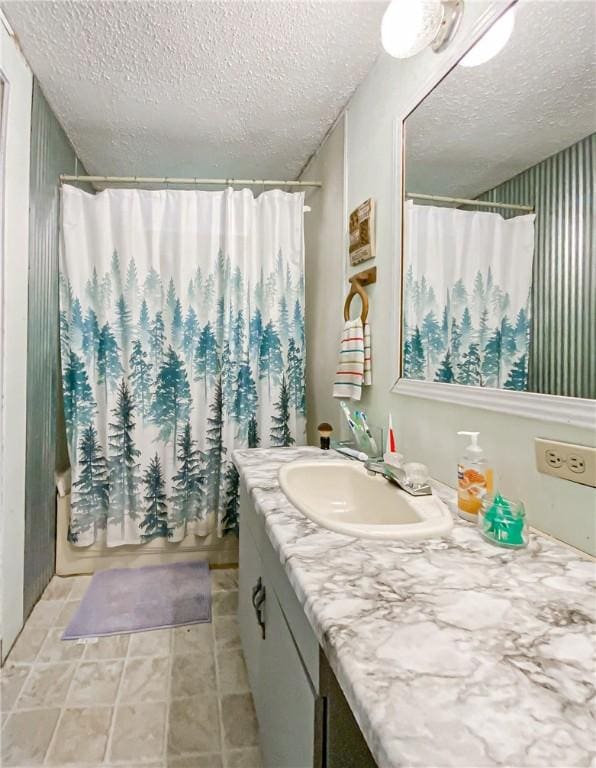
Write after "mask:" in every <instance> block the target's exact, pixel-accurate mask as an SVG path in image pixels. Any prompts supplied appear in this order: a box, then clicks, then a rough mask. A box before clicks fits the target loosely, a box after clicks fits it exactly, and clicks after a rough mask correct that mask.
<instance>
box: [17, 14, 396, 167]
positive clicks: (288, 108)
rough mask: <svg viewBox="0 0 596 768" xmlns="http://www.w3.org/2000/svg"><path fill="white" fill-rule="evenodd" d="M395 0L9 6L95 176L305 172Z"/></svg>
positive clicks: (372, 52) (372, 54) (365, 66)
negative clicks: (387, 8) (390, 0)
mask: <svg viewBox="0 0 596 768" xmlns="http://www.w3.org/2000/svg"><path fill="white" fill-rule="evenodd" d="M385 5H386V3H384V2H375V1H372V2H344V1H343V0H342V1H337V0H331V1H328V2H326V1H323V2H310V1H306V0H304V1H303V0H300V1H299V2H295V1H294V2H292V1H286V2H246V1H245V2H233V1H229V0H228V1H227V2H191V1H187V2H138V1H137V2H34V1H26V2H20V1H19V2H3V3H2V8H3V10H4V11H5V13H6V15H7V16H8V18H9V20H10V22H11V24H12V25H13V27H14V29H15V31H16V33H17V35H18V38H19V40H20V43H21V46H22V48H23V50H24V53H25V55H26V56H27V59H28V60H29V63H30V64H31V67H32V68H33V70H34V72H35V74H36V75H37V77H38V79H39V81H40V83H41V86H42V89H43V91H44V93H45V95H46V97H47V99H48V101H49V103H50V104H51V106H52V108H53V109H54V111H55V113H56V115H57V116H58V118H59V120H60V122H61V123H62V125H63V127H64V128H65V130H66V132H67V134H68V136H69V138H70V139H71V141H72V143H73V145H74V147H75V149H76V150H77V152H78V154H79V157H80V159H81V160H82V161H83V163H84V164H85V166H86V168H87V170H88V172H90V173H99V174H112V175H179V176H211V177H231V176H236V177H243V176H244V177H249V178H295V177H296V176H297V174H298V173H299V172H300V170H301V169H302V167H303V165H304V163H305V162H306V161H307V160H308V158H309V157H310V155H311V154H312V153H313V152H314V151H315V149H316V148H317V147H318V145H319V143H320V142H321V140H322V138H323V137H324V135H325V133H326V132H327V130H328V129H329V127H330V126H331V124H332V123H333V121H334V120H335V118H336V117H337V115H338V114H339V112H340V111H341V109H342V107H343V106H344V105H345V103H346V102H347V101H348V99H349V97H350V95H351V94H352V92H353V91H354V89H355V88H356V86H357V85H358V84H359V83H360V81H361V80H362V79H363V78H364V76H365V75H366V74H367V72H368V70H369V69H370V67H371V66H372V64H373V62H374V60H375V58H376V56H377V54H378V53H379V50H380V32H379V30H380V20H381V16H382V14H383V11H384V8H385Z"/></svg>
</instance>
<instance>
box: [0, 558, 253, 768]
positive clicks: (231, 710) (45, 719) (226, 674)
mask: <svg viewBox="0 0 596 768" xmlns="http://www.w3.org/2000/svg"><path fill="white" fill-rule="evenodd" d="M211 575H212V589H213V623H212V624H196V625H194V626H191V627H179V628H176V629H166V630H155V631H153V632H140V633H138V634H134V635H119V636H116V637H106V638H99V639H98V640H97V642H95V643H85V644H83V643H78V642H76V641H69V642H65V641H61V640H60V635H61V633H62V630H63V628H64V627H65V626H66V624H67V623H68V621H69V619H70V617H71V616H72V614H73V612H74V610H75V609H76V607H77V605H78V603H79V601H80V599H81V597H82V596H83V594H84V591H85V589H86V587H87V585H88V584H89V581H90V577H89V576H75V577H72V578H59V577H55V578H54V580H53V581H52V582H51V584H50V585H49V586H48V588H47V589H46V591H45V593H44V595H43V598H42V599H41V600H40V602H39V603H38V604H37V605H36V606H35V608H34V609H33V612H32V614H31V616H30V617H29V620H28V621H27V624H26V625H25V628H24V629H23V632H22V633H21V636H20V637H19V639H18V640H17V642H16V644H15V646H14V648H13V649H12V651H11V653H10V655H9V657H8V659H7V661H6V663H5V665H4V667H3V669H2V673H1V677H2V694H1V697H0V701H1V710H2V720H1V723H2V730H1V731H0V741H1V750H2V753H1V754H2V757H1V759H0V765H2V766H6V768H8V766H13V767H17V766H18V768H29V766H38V765H49V766H54V767H56V766H64V767H65V766H69V768H74V767H75V766H76V768H95V767H96V766H97V767H99V766H102V768H105V767H106V766H117V767H118V768H141V766H142V767H143V768H261V757H260V753H259V748H258V746H257V725H256V719H255V714H254V708H253V703H252V697H251V695H250V692H249V687H248V679H247V675H246V667H245V664H244V658H243V656H242V651H241V649H240V638H239V634H238V623H237V620H236V607H237V602H238V592H237V571H235V570H215V571H212V572H211Z"/></svg>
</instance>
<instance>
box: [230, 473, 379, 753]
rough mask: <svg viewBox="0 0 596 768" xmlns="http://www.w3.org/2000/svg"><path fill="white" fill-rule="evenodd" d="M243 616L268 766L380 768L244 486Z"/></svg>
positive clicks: (240, 602) (244, 641)
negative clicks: (372, 767)
mask: <svg viewBox="0 0 596 768" xmlns="http://www.w3.org/2000/svg"><path fill="white" fill-rule="evenodd" d="M240 515H241V520H242V534H241V536H240V575H239V599H238V612H239V623H240V635H241V638H242V647H243V650H244V656H245V659H246V665H247V669H248V675H249V680H250V685H251V690H252V694H253V699H254V702H255V709H256V712H257V717H258V720H259V725H260V737H261V749H262V752H263V755H264V760H265V765H267V766H272V767H273V766H275V768H284V766H287V767H288V768H289V767H290V766H292V767H293V768H302V767H303V766H304V768H306V766H313V767H316V768H323V767H324V766H325V767H326V768H333V766H337V768H350V766H354V768H366V767H367V766H374V765H375V762H374V760H373V759H372V756H371V755H370V752H369V750H368V748H367V746H366V742H365V741H364V739H363V737H362V735H361V733H360V730H359V728H358V726H357V724H356V722H355V720H354V718H353V716H352V714H351V710H350V708H349V706H348V704H347V703H346V701H345V699H344V697H343V694H342V692H341V688H340V687H339V685H338V683H337V681H336V680H335V676H334V675H333V672H332V670H331V668H330V666H329V664H328V662H327V659H326V657H325V655H324V653H323V652H322V651H321V650H320V648H319V641H318V640H317V638H316V636H315V634H314V632H313V630H312V628H311V626H310V624H309V622H308V619H307V618H306V616H305V614H304V610H303V609H302V606H301V605H300V603H299V602H298V599H297V597H296V595H295V593H294V590H293V589H292V586H291V584H290V582H289V580H288V577H287V576H286V573H285V571H284V568H283V566H282V564H281V562H280V560H279V557H278V555H277V553H276V552H275V550H274V548H273V546H272V544H271V541H270V540H269V537H268V536H267V533H266V532H265V525H264V520H263V518H262V517H260V516H259V515H258V514H257V512H256V510H255V507H254V505H253V503H252V501H251V499H250V496H249V493H248V490H247V488H246V485H245V484H244V483H243V484H242V488H241V493H240Z"/></svg>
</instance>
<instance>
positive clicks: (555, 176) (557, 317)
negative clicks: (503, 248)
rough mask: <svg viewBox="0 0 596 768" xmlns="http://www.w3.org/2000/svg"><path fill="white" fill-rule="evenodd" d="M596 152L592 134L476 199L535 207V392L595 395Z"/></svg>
mask: <svg viewBox="0 0 596 768" xmlns="http://www.w3.org/2000/svg"><path fill="white" fill-rule="evenodd" d="M595 154H596V134H592V135H591V136H587V137H586V138H585V139H582V140H581V141H578V142H577V143H576V144H573V145H572V146H570V147H567V149H564V150H562V151H561V152H558V153H557V154H556V155H553V156H552V157H548V158H547V159H546V160H543V161H542V162H541V163H539V164H538V165H535V166H533V167H532V168H528V170H526V171H524V172H523V173H520V174H519V175H517V176H514V177H513V178H512V179H510V180H509V181H506V182H504V183H503V184H501V185H500V186H498V187H495V188H494V189H492V190H490V191H488V192H485V193H484V194H482V195H480V196H479V197H480V198H481V199H483V200H491V201H494V202H507V203H521V204H529V205H533V206H534V207H535V209H536V247H535V253H534V279H533V293H532V296H533V313H532V314H533V318H532V339H531V347H530V367H529V389H530V390H531V391H533V392H545V393H549V394H553V395H569V396H572V397H587V398H596V241H595V237H596V227H595V223H594V217H595V212H594V202H595V177H594V156H595ZM511 215H515V214H511ZM512 267H513V269H514V268H515V265H512Z"/></svg>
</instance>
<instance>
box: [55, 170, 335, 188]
mask: <svg viewBox="0 0 596 768" xmlns="http://www.w3.org/2000/svg"><path fill="white" fill-rule="evenodd" d="M67 181H80V182H96V183H99V184H188V185H200V186H207V185H209V186H218V187H219V186H233V187H235V186H239V185H243V186H246V187H322V186H323V182H322V181H287V180H281V179H277V180H276V179H198V178H196V177H193V178H178V177H175V176H70V175H68V174H64V173H62V174H60V183H61V184H63V183H64V182H67Z"/></svg>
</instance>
